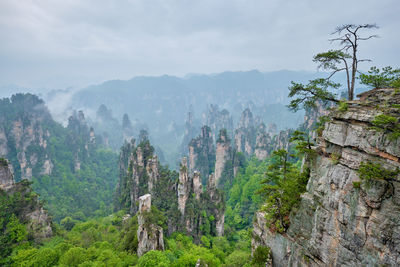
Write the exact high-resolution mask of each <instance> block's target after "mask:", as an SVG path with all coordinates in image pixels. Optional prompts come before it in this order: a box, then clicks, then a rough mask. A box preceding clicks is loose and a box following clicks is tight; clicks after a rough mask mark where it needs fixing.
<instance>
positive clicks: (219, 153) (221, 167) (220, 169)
mask: <svg viewBox="0 0 400 267" xmlns="http://www.w3.org/2000/svg"><path fill="white" fill-rule="evenodd" d="M232 158H233V155H232V149H231V141H230V139H229V137H228V133H227V131H226V130H221V131H220V133H219V137H218V140H217V149H216V152H215V183H216V185H219V182H220V179H221V178H222V175H223V173H224V171H226V168H232V166H233V165H232V164H230V166H229V165H227V164H228V162H232ZM232 178H233V177H232Z"/></svg>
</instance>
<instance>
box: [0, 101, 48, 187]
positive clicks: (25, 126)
mask: <svg viewBox="0 0 400 267" xmlns="http://www.w3.org/2000/svg"><path fill="white" fill-rule="evenodd" d="M6 102H7V103H6ZM1 104H2V107H3V108H4V109H5V110H8V112H3V113H2V114H0V157H6V158H8V159H9V164H10V167H11V168H12V169H13V170H14V174H15V176H16V179H17V181H19V180H21V179H31V178H32V176H34V175H39V174H40V173H49V172H50V173H51V171H52V168H49V166H51V165H52V162H51V159H50V157H49V155H48V152H47V144H48V142H49V139H50V133H49V131H48V130H46V128H47V126H48V125H49V124H51V123H52V118H51V116H50V113H49V111H48V110H47V108H46V107H45V105H44V102H43V101H42V100H41V99H39V98H38V97H36V96H34V95H31V94H17V95H13V96H12V97H11V100H9V99H4V101H3V102H2V103H1ZM6 125H7V126H6ZM46 160H47V161H48V162H46Z"/></svg>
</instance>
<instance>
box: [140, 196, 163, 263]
mask: <svg viewBox="0 0 400 267" xmlns="http://www.w3.org/2000/svg"><path fill="white" fill-rule="evenodd" d="M150 215H151V195H150V194H146V195H144V196H141V197H139V211H138V230H137V238H138V248H137V255H138V256H139V257H140V256H142V255H143V254H145V253H146V252H148V251H150V250H164V234H163V229H162V228H161V227H160V226H158V225H157V224H154V223H153V222H152V221H151V219H150Z"/></svg>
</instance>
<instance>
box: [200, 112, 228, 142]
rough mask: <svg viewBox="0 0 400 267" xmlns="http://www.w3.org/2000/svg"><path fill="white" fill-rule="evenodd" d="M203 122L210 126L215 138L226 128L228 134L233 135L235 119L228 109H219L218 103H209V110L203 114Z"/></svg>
mask: <svg viewBox="0 0 400 267" xmlns="http://www.w3.org/2000/svg"><path fill="white" fill-rule="evenodd" d="M203 124H204V125H207V126H209V127H210V129H211V132H212V137H213V140H217V137H218V136H217V135H218V134H219V132H220V131H221V130H222V129H226V131H227V133H228V136H232V132H233V119H232V116H231V115H230V114H229V111H228V110H226V109H223V110H219V108H218V105H213V104H211V105H209V106H208V109H207V112H206V113H205V114H203Z"/></svg>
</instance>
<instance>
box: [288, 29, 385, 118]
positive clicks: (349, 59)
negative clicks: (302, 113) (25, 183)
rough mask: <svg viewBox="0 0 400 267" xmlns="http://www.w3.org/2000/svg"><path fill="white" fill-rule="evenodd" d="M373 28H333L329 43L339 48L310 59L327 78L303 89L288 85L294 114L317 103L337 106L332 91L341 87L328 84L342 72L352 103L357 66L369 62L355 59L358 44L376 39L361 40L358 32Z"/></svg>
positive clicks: (302, 87) (370, 37) (362, 37)
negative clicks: (332, 36)
mask: <svg viewBox="0 0 400 267" xmlns="http://www.w3.org/2000/svg"><path fill="white" fill-rule="evenodd" d="M377 28H378V26H377V25H376V24H360V25H355V24H346V25H342V26H339V27H337V28H336V30H335V31H334V32H333V33H332V35H338V37H336V38H333V39H330V41H331V43H339V45H340V48H339V49H337V50H328V51H327V52H322V53H319V54H317V55H315V56H314V58H313V61H314V62H315V63H317V64H318V68H319V69H323V70H325V71H328V72H329V75H328V77H327V78H318V79H315V80H311V81H309V83H308V84H306V85H304V84H301V83H296V82H293V81H292V85H291V86H290V87H289V90H290V92H289V97H296V98H295V99H293V100H292V101H291V102H290V104H289V108H290V109H291V110H294V111H296V110H299V109H300V108H301V107H304V108H313V107H315V103H316V102H317V101H322V102H323V103H327V102H335V103H337V102H339V99H337V97H336V95H335V94H334V93H332V91H333V90H335V89H338V88H339V87H340V86H341V84H339V83H335V82H333V81H331V78H332V77H333V76H334V75H335V74H336V73H338V72H342V71H343V72H345V73H346V78H347V84H346V85H347V95H348V100H353V99H354V84H355V80H356V74H357V72H358V64H359V63H361V62H363V61H370V60H369V59H359V58H358V48H359V44H360V42H361V41H366V40H369V39H372V38H375V37H378V36H377V35H368V36H362V35H361V31H363V30H371V29H377Z"/></svg>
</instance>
